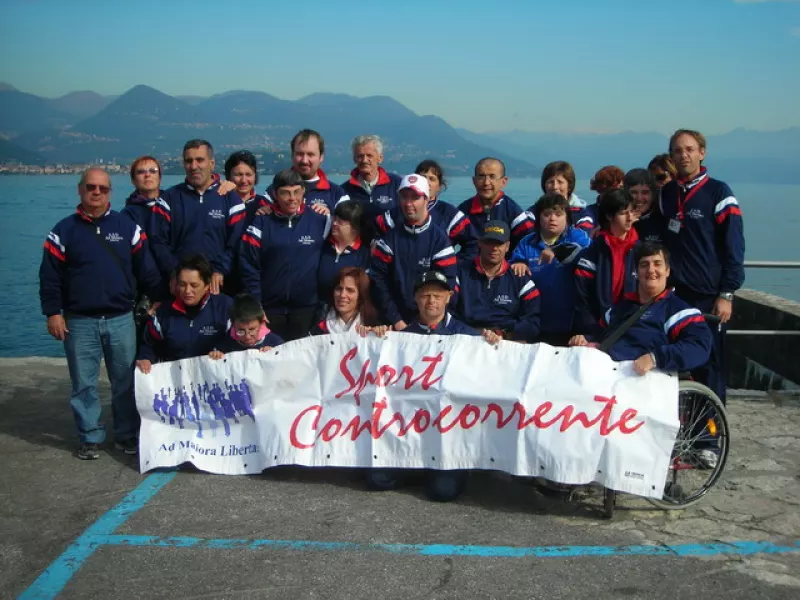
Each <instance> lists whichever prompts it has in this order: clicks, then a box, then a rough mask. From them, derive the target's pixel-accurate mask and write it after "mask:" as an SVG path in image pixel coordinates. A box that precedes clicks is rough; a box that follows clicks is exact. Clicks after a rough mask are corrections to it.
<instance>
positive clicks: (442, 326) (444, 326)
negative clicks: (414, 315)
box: [417, 311, 453, 333]
mask: <svg viewBox="0 0 800 600" xmlns="http://www.w3.org/2000/svg"><path fill="white" fill-rule="evenodd" d="M452 319H453V317H452V316H451V315H450V313H449V312H447V311H445V313H444V318H443V319H442V320H441V321H439V322H438V323H437V324H436V325H425V324H424V323H422V322H421V321H417V324H418V325H419V327H420V329H422V330H423V331H427V332H428V333H430V332H431V331H437V330H441V329H447V328H448V327H449V326H450V321H451V320H452Z"/></svg>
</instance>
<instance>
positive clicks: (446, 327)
mask: <svg viewBox="0 0 800 600" xmlns="http://www.w3.org/2000/svg"><path fill="white" fill-rule="evenodd" d="M404 181H405V180H404ZM452 297H453V288H452V285H451V283H450V281H449V280H448V278H447V277H446V276H445V275H444V274H443V273H441V272H439V271H427V272H424V273H422V274H421V275H420V276H419V277H418V278H417V279H416V281H415V282H414V300H415V302H416V303H417V308H418V313H419V316H418V317H417V318H416V319H414V320H413V321H412V322H411V323H410V324H409V325H408V327H406V328H405V329H404V330H403V331H404V332H405V333H414V334H417V335H469V336H480V335H481V333H479V332H478V331H477V330H475V329H473V328H472V327H470V326H468V325H465V324H464V323H462V322H461V321H459V320H458V319H455V318H454V317H453V316H452V315H451V314H450V313H449V312H447V305H448V304H449V303H450V300H451V298H452ZM483 338H484V339H485V340H486V341H487V342H489V343H490V344H496V343H498V342H499V341H500V339H501V338H500V336H498V335H497V334H496V333H494V332H492V331H485V332H484V333H483ZM402 474H403V471H402V470H401V469H370V470H368V471H367V485H368V486H369V487H370V488H371V489H373V490H376V491H386V490H392V489H395V488H397V487H398V486H399V485H401V484H402ZM466 483H467V471H461V470H450V471H445V470H432V471H428V473H427V482H426V485H425V491H426V493H427V495H428V497H429V498H430V499H431V500H436V501H438V502H449V501H451V500H455V499H456V498H458V496H459V495H461V492H463V491H464V487H465V486H466Z"/></svg>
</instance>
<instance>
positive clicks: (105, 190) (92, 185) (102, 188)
mask: <svg viewBox="0 0 800 600" xmlns="http://www.w3.org/2000/svg"><path fill="white" fill-rule="evenodd" d="M83 187H85V188H86V191H87V192H94V191H96V190H100V193H101V194H107V193H108V192H110V191H111V188H110V187H109V186H107V185H100V184H98V183H84V184H83Z"/></svg>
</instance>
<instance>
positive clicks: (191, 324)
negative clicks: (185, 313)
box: [189, 319, 194, 329]
mask: <svg viewBox="0 0 800 600" xmlns="http://www.w3.org/2000/svg"><path fill="white" fill-rule="evenodd" d="M193 326H194V319H192V320H190V321H189V329H191V328H192V327H193Z"/></svg>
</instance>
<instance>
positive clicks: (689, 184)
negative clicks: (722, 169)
mask: <svg viewBox="0 0 800 600" xmlns="http://www.w3.org/2000/svg"><path fill="white" fill-rule="evenodd" d="M707 178H708V170H707V169H706V168H705V167H700V173H698V174H697V177H695V178H694V179H691V180H685V179H678V180H677V181H678V185H679V186H680V187H682V188H683V190H684V191H687V192H688V191H689V190H691V189H692V188H693V187H695V186H696V185H697V184H699V183H702V182H703V181H705V180H706V179H707Z"/></svg>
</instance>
